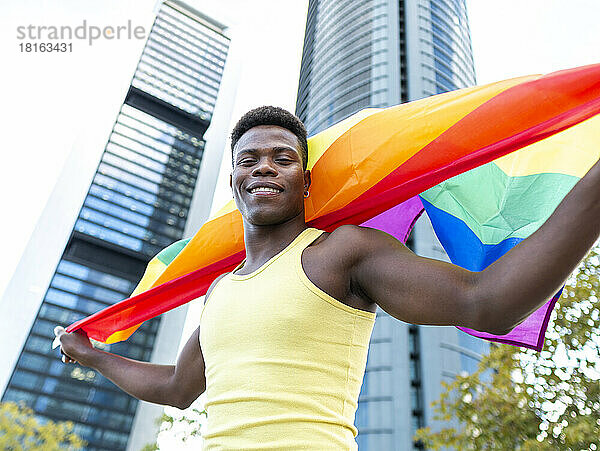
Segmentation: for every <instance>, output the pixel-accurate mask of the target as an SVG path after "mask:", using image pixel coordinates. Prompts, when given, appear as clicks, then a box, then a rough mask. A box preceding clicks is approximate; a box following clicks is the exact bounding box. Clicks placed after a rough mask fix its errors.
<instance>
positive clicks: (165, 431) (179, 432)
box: [141, 406, 206, 451]
mask: <svg viewBox="0 0 600 451" xmlns="http://www.w3.org/2000/svg"><path fill="white" fill-rule="evenodd" d="M171 413H172V414H173V415H171ZM205 419H206V410H200V409H197V408H196V407H193V406H192V407H189V408H188V409H186V410H184V411H183V412H182V411H179V410H176V409H174V408H168V407H167V409H166V410H165V411H164V412H163V414H162V416H161V417H160V418H158V419H157V420H156V423H157V424H158V425H159V428H160V429H159V432H158V437H157V440H156V442H154V443H151V444H148V445H146V446H144V448H142V450H141V451H159V450H161V449H173V448H174V447H175V446H177V448H179V449H181V450H183V449H196V447H197V440H194V439H199V438H200V437H201V433H200V428H201V426H202V423H203V421H204V420H205ZM167 441H168V443H165V442H167Z"/></svg>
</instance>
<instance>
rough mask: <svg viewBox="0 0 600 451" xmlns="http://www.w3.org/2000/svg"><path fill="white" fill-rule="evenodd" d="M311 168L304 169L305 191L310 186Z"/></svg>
mask: <svg viewBox="0 0 600 451" xmlns="http://www.w3.org/2000/svg"><path fill="white" fill-rule="evenodd" d="M310 182H311V180H310V170H308V169H307V170H306V171H304V191H308V188H310Z"/></svg>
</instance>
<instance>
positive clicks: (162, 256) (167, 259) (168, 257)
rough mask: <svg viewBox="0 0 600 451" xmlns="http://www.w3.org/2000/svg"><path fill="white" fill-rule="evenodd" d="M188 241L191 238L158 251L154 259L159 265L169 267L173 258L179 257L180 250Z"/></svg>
mask: <svg viewBox="0 0 600 451" xmlns="http://www.w3.org/2000/svg"><path fill="white" fill-rule="evenodd" d="M190 240H191V238H187V239H185V240H179V241H175V242H174V243H173V244H171V245H170V246H168V247H165V248H164V249H163V250H162V251H160V252H159V253H158V255H156V257H155V258H157V259H158V260H159V261H160V262H161V263H163V264H165V265H167V266H169V265H170V264H171V262H172V261H173V260H175V257H177V255H179V253H180V252H181V250H182V249H183V248H184V247H185V246H186V245H187V244H188V243H189V242H190Z"/></svg>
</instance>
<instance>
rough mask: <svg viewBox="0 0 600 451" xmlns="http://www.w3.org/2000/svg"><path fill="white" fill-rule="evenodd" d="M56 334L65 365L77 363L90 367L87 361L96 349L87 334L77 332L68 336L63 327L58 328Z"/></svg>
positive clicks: (55, 330)
mask: <svg viewBox="0 0 600 451" xmlns="http://www.w3.org/2000/svg"><path fill="white" fill-rule="evenodd" d="M54 334H55V335H56V340H58V342H59V344H60V352H61V353H62V355H63V357H62V361H63V362H64V363H75V362H77V363H79V364H81V365H83V366H90V365H89V363H88V362H87V360H88V359H89V357H90V355H91V354H92V353H93V352H94V351H95V349H94V346H93V345H92V343H91V342H90V340H89V338H88V337H87V335H85V333H83V332H80V331H76V332H73V333H70V334H68V333H66V332H65V330H64V329H63V328H62V327H56V328H55V329H54Z"/></svg>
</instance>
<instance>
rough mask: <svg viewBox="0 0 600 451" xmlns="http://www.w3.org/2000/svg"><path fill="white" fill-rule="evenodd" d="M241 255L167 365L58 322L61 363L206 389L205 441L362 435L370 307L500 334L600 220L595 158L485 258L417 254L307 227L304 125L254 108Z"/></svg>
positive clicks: (164, 399)
mask: <svg viewBox="0 0 600 451" xmlns="http://www.w3.org/2000/svg"><path fill="white" fill-rule="evenodd" d="M232 152H233V154H232V158H233V170H232V174H231V178H230V185H231V188H232V191H233V196H234V199H235V202H236V205H237V207H238V209H239V211H240V212H241V214H242V217H243V222H244V239H245V246H246V260H245V261H244V262H243V263H242V264H241V265H240V266H238V267H237V268H236V269H235V270H234V271H233V272H231V273H228V274H225V275H223V276H221V277H219V278H218V279H217V280H215V281H214V282H213V284H212V285H211V287H210V288H209V290H208V292H207V295H206V302H205V306H204V310H203V312H202V315H201V318H200V320H199V324H200V326H199V328H198V329H196V331H195V332H194V333H193V334H192V336H191V337H190V339H189V341H188V342H187V344H186V345H185V347H184V349H183V351H182V353H181V355H180V356H179V358H178V361H177V364H176V365H154V364H150V363H145V362H138V361H134V360H130V359H126V358H123V357H120V356H117V355H114V354H110V353H107V352H103V351H100V350H96V349H94V348H93V347H92V346H91V345H90V342H89V340H88V339H87V338H86V337H84V336H83V335H81V334H77V333H75V334H66V335H63V336H61V349H62V352H63V353H64V354H65V356H66V357H65V360H66V361H68V362H73V361H77V362H79V363H81V364H82V365H86V366H90V367H92V368H95V369H96V370H98V371H100V372H101V373H102V374H104V375H105V376H106V377H108V378H109V379H110V380H112V381H113V382H114V383H115V384H117V385H118V386H119V387H121V388H122V389H123V390H125V391H126V392H128V393H130V394H131V395H132V396H135V397H137V398H139V399H142V400H145V401H149V402H154V403H158V404H165V405H171V406H176V407H179V408H186V407H187V406H189V405H190V404H191V403H192V402H193V401H194V400H195V399H196V398H197V397H198V396H199V395H200V394H201V393H202V392H204V390H205V389H206V391H207V404H206V405H207V411H208V426H207V433H206V434H205V439H206V449H230V450H237V449H311V450H313V449H314V450H329V449H344V450H347V449H356V442H355V440H354V437H355V436H356V433H357V431H356V428H355V427H354V424H353V423H354V414H355V411H356V407H357V399H358V394H359V391H360V386H361V382H362V378H363V373H364V368H365V362H366V356H367V350H368V343H369V337H370V334H371V330H372V327H373V323H374V320H375V313H374V312H375V309H376V307H377V306H379V307H381V308H382V309H383V310H385V311H386V312H388V313H389V314H390V315H392V316H394V317H395V318H398V319H401V320H403V321H406V322H410V323H416V324H432V325H457V326H466V327H469V328H472V329H476V330H480V331H487V332H491V333H494V334H504V333H507V332H508V331H510V330H511V329H512V328H514V327H515V326H516V325H517V324H519V322H520V321H522V320H523V319H524V318H526V317H527V316H528V315H529V314H530V313H532V312H533V311H534V310H536V309H537V308H538V307H539V306H540V305H542V304H543V303H544V302H545V301H546V300H547V299H548V298H549V297H551V296H552V294H554V293H555V292H556V291H557V290H558V289H559V288H560V286H561V285H562V284H563V282H564V281H565V279H566V278H567V277H568V275H569V274H570V273H571V271H573V269H574V268H575V267H576V265H577V264H578V263H579V261H580V260H581V259H582V258H583V257H584V255H585V254H586V252H587V251H588V250H589V248H590V247H591V246H592V245H593V244H594V242H595V241H596V240H597V238H598V235H599V233H600V163H596V164H595V165H594V167H593V168H592V169H591V170H590V171H589V172H588V174H587V175H586V176H585V177H583V178H582V179H581V180H580V181H579V183H578V184H577V185H576V186H575V187H574V188H573V189H572V191H571V192H570V193H569V194H568V195H567V196H566V198H565V199H564V200H563V202H562V203H561V204H560V205H559V207H558V208H557V209H556V211H555V212H554V213H553V215H552V216H551V217H550V218H549V219H548V221H547V222H546V223H545V224H544V225H543V226H542V227H541V228H540V229H539V230H538V231H537V232H535V233H534V234H533V235H531V236H530V237H529V238H527V239H526V240H524V241H523V242H521V243H520V244H519V245H518V246H516V247H515V248H514V249H513V250H511V251H510V252H509V253H507V254H506V255H505V256H503V257H502V258H500V259H499V260H498V261H496V262H495V263H494V264H493V265H491V266H490V267H488V268H487V269H486V270H485V271H481V272H470V271H467V270H465V269H462V268H460V267H457V266H455V265H452V264H449V263H445V262H441V261H436V260H430V259H426V258H422V257H419V256H417V255H415V254H413V253H412V252H411V251H410V250H408V249H407V248H406V247H405V246H404V245H403V244H401V243H400V242H398V241H397V240H396V239H394V238H392V237H391V236H389V235H387V234H386V233H383V232H380V231H378V230H373V229H369V228H364V227H358V226H343V227H339V228H338V229H336V230H335V231H333V232H331V233H324V232H322V231H319V230H316V229H312V228H309V227H308V226H307V225H306V223H305V219H304V197H306V196H309V195H310V194H309V193H310V172H309V171H307V170H306V161H307V152H308V150H307V143H306V131H305V129H304V126H303V125H302V123H301V122H300V121H299V120H298V119H297V118H296V117H295V116H294V115H292V114H291V113H288V112H287V111H285V110H282V109H279V108H274V107H261V108H258V109H256V110H253V111H250V112H249V113H247V114H246V115H244V117H242V118H241V119H240V121H239V122H238V124H237V125H236V127H235V129H234V130H233V133H232Z"/></svg>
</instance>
